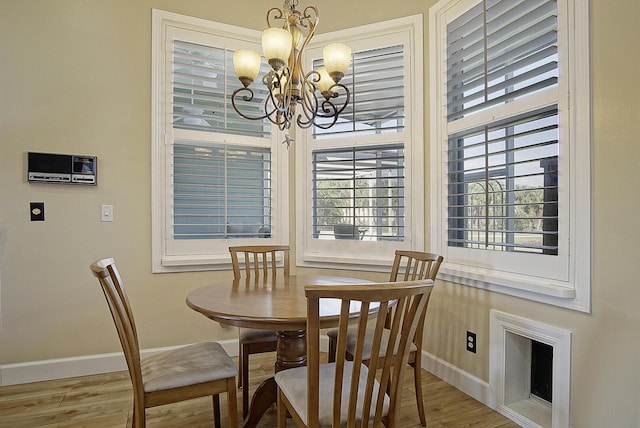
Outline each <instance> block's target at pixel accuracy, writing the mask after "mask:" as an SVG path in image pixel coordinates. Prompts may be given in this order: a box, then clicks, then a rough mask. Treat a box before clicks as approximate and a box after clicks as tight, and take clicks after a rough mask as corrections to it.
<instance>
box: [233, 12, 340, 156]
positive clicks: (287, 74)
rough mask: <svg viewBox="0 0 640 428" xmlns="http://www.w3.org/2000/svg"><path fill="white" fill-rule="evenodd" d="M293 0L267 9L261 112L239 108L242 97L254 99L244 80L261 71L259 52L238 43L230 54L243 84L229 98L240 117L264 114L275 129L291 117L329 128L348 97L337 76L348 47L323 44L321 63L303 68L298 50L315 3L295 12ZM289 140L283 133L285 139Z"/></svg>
mask: <svg viewBox="0 0 640 428" xmlns="http://www.w3.org/2000/svg"><path fill="white" fill-rule="evenodd" d="M297 5H298V1H297V0H285V2H284V5H283V7H282V9H280V8H277V7H274V8H271V9H269V11H268V12H267V26H268V28H267V29H266V30H264V31H263V32H262V52H263V54H264V57H265V59H266V60H267V62H268V63H269V65H270V66H271V70H269V72H267V73H265V75H264V76H263V77H262V83H263V84H264V85H265V87H266V89H267V91H268V93H267V94H266V97H265V100H264V106H263V109H264V114H262V112H260V113H258V114H259V116H253V115H251V114H250V113H248V111H250V108H248V106H245V108H244V109H243V108H241V106H242V103H243V102H245V103H248V102H251V101H252V100H253V99H254V92H253V90H252V89H251V88H250V87H249V86H250V85H251V83H252V82H253V81H254V80H255V79H256V78H257V77H258V73H259V72H260V63H261V58H260V54H259V53H258V52H256V51H253V50H249V49H239V50H237V51H235V52H234V54H233V67H234V69H235V73H236V76H237V77H238V79H240V82H241V83H242V85H243V86H242V87H240V88H238V89H236V90H235V91H234V92H233V94H232V96H231V102H232V104H233V108H234V109H235V111H236V112H237V113H238V114H239V115H240V116H242V117H244V118H245V119H250V120H262V119H268V120H269V121H270V122H271V123H273V124H275V125H277V126H278V128H279V129H280V130H288V129H290V127H291V125H292V123H294V122H295V123H296V124H297V125H298V126H299V127H300V128H308V127H310V126H311V125H315V126H317V127H319V128H322V129H328V128H330V127H332V126H333V125H334V124H335V123H336V121H337V120H338V115H339V114H340V113H341V112H342V111H343V110H344V109H345V107H346V106H347V104H348V103H349V90H348V89H347V88H346V87H345V86H344V85H341V84H340V83H339V82H340V79H342V77H343V76H344V74H345V73H346V72H347V70H348V68H349V63H350V62H351V48H350V47H349V46H347V45H344V44H341V43H332V44H329V45H327V46H325V47H324V49H323V52H322V54H323V60H324V66H322V67H319V68H318V69H317V70H311V71H309V72H308V73H306V72H305V70H304V67H303V63H302V55H303V52H304V49H305V48H306V47H307V45H308V44H309V42H310V41H311V38H312V37H313V34H314V31H315V29H316V26H317V25H318V22H319V17H318V9H317V8H316V7H315V6H307V7H306V8H305V9H304V11H302V12H300V11H298V10H296V6H297ZM253 109H254V110H255V107H253ZM243 110H244V111H243ZM296 114H297V115H296ZM290 141H291V140H290V138H289V136H288V135H287V140H286V142H287V145H288V144H290Z"/></svg>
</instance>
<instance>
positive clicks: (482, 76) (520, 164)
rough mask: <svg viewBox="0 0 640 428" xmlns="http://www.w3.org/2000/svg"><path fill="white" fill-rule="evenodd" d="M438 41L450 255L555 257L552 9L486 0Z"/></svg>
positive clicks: (548, 2) (546, 0)
mask: <svg viewBox="0 0 640 428" xmlns="http://www.w3.org/2000/svg"><path fill="white" fill-rule="evenodd" d="M446 36H447V42H446V44H447V63H446V68H447V113H446V115H447V123H448V126H449V131H448V150H447V157H448V161H447V172H448V187H447V191H448V198H447V201H448V208H447V216H448V221H447V225H448V230H447V244H448V246H449V247H463V248H476V249H485V250H495V251H508V252H532V253H539V254H549V255H557V254H558V172H559V161H558V160H559V159H558V158H559V153H560V149H559V131H558V128H559V117H558V107H557V104H552V105H550V106H549V98H545V97H540V96H539V95H540V94H541V93H542V92H543V91H546V90H548V89H553V90H557V86H558V46H557V43H558V37H557V3H556V1H553V0H521V1H516V0H509V1H504V0H484V1H481V2H479V3H478V4H476V5H474V6H473V7H472V8H470V9H469V10H467V11H466V12H465V13H464V14H462V15H460V16H459V17H457V18H455V19H453V20H452V21H451V22H449V23H448V24H447V30H446ZM552 99H553V98H552ZM525 103H526V104H525ZM537 103H538V105H536V104H537ZM525 105H526V107H524V106H525ZM505 107H509V108H505ZM483 111H491V114H490V115H487V114H482V115H480V114H478V113H480V112H483ZM517 111H520V112H523V111H524V112H525V113H519V114H518V115H517V116H513V114H514V113H513V112H517ZM461 119H464V126H462V127H461V128H463V129H464V131H459V130H458V129H459V126H458V125H457V124H458V121H460V120H461ZM487 120H490V122H487Z"/></svg>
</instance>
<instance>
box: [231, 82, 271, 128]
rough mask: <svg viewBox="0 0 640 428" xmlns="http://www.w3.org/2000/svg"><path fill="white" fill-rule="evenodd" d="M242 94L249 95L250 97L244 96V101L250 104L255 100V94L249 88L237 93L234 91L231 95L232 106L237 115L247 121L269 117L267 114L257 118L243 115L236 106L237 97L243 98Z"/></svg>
mask: <svg viewBox="0 0 640 428" xmlns="http://www.w3.org/2000/svg"><path fill="white" fill-rule="evenodd" d="M242 92H248V93H249V94H248V95H242V101H244V102H250V101H251V100H253V95H254V94H253V91H252V90H251V89H249V88H238V89H236V90H235V91H233V94H231V105H232V106H233V109H234V110H235V111H236V113H238V114H239V115H240V116H242V117H244V118H245V119H249V120H262V119H265V118H267V117H269V114H270V113H265V114H264V115H262V116H257V117H252V116H248V115H246V114H245V113H243V112H242V111H241V110H240V109H239V108H238V106H237V105H236V97H239V96H241V95H240V94H241V93H242ZM265 112H266V105H265Z"/></svg>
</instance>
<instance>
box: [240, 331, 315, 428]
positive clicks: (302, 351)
mask: <svg viewBox="0 0 640 428" xmlns="http://www.w3.org/2000/svg"><path fill="white" fill-rule="evenodd" d="M277 334H278V344H277V347H276V349H277V351H276V354H277V359H276V364H275V372H276V373H277V372H279V371H280V370H286V369H290V368H294V367H301V366H304V365H306V364H307V336H306V331H305V330H297V331H279V332H277ZM277 400H278V387H277V385H276V381H275V379H274V378H273V377H270V378H268V379H266V380H265V381H263V382H262V383H261V384H260V386H258V388H257V389H256V391H255V392H254V394H253V397H252V398H251V403H250V404H249V413H247V417H246V419H245V420H244V423H243V427H244V428H253V427H255V426H257V424H258V422H259V421H260V419H261V418H262V415H264V412H266V411H267V409H268V408H269V407H271V405H272V404H276V403H277Z"/></svg>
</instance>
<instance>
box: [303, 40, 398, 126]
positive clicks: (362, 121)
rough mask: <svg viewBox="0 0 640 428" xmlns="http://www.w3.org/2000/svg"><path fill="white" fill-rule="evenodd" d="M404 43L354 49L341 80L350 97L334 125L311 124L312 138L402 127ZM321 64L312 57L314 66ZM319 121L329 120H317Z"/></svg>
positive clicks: (322, 122) (326, 120) (319, 60)
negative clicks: (322, 127)
mask: <svg viewBox="0 0 640 428" xmlns="http://www.w3.org/2000/svg"><path fill="white" fill-rule="evenodd" d="M404 56H405V54H404V46H402V45H397V46H388V47H382V48H378V49H371V50H366V51H360V52H354V53H353V54H352V59H351V66H350V67H349V70H348V71H347V73H346V74H345V76H344V77H343V78H342V80H341V81H340V83H341V84H343V85H345V86H346V87H347V88H348V89H349V91H350V92H351V99H350V102H349V104H348V105H347V107H346V108H345V110H344V111H343V112H342V113H341V114H340V117H339V119H338V121H337V122H336V124H335V125H333V126H332V127H331V128H329V129H321V128H319V127H315V126H314V127H313V137H314V138H328V137H332V138H335V137H339V136H340V134H348V135H354V133H356V134H357V135H371V134H380V133H393V132H402V131H403V130H404V122H405V111H404ZM321 65H322V60H321V59H318V60H314V61H313V68H314V69H316V68H318V67H319V66H321ZM318 122H319V123H321V124H324V123H327V122H329V120H328V119H325V120H323V119H319V120H318Z"/></svg>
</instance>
